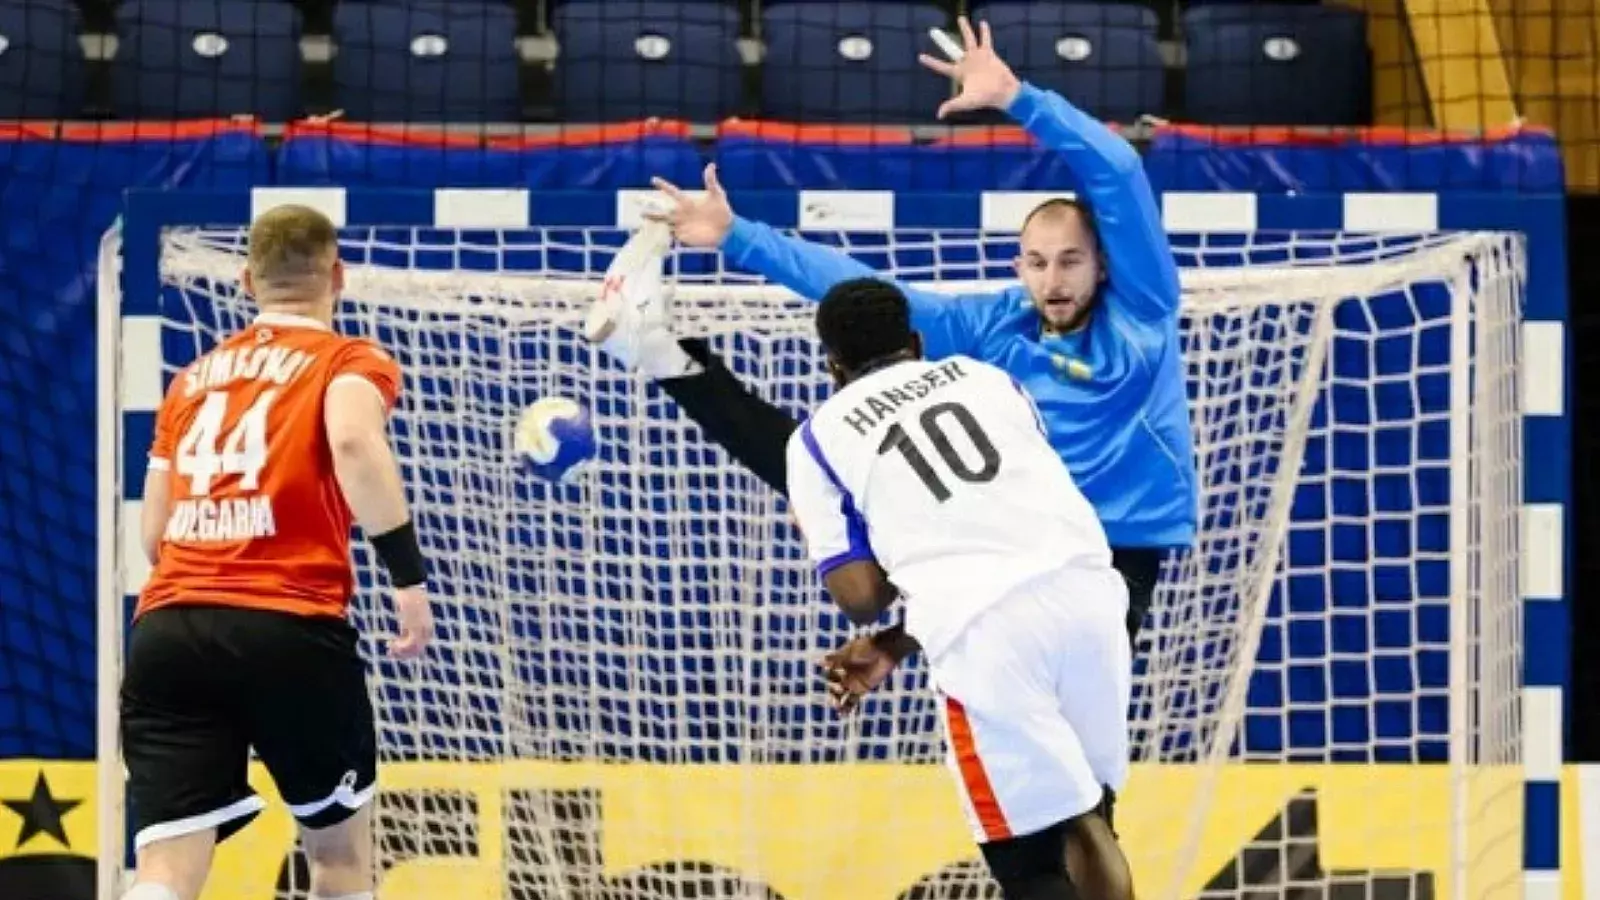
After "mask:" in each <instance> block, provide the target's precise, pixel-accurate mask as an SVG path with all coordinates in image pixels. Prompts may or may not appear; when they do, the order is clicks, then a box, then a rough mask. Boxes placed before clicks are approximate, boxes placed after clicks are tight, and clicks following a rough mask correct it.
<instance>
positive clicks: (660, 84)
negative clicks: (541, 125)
mask: <svg viewBox="0 0 1600 900" xmlns="http://www.w3.org/2000/svg"><path fill="white" fill-rule="evenodd" d="M551 24H552V27H553V30H554V31H555V35H556V40H557V41H559V42H560V44H561V55H560V58H559V59H558V60H557V62H556V72H555V92H556V102H557V106H558V108H559V109H560V112H561V114H562V115H563V116H564V117H565V118H567V119H569V120H572V121H585V122H607V121H617V120H623V119H641V118H645V117H648V116H660V117H662V118H673V119H686V120H689V121H695V122H716V121H718V120H720V119H723V118H725V117H727V116H730V115H734V114H736V113H738V112H739V111H740V108H741V107H742V106H743V103H744V62H743V59H742V58H741V57H740V56H739V45H738V40H739V12H738V10H737V9H735V8H734V7H733V6H732V5H730V4H727V3H721V2H715V0H711V2H706V0H699V2H696V0H681V2H673V0H589V2H574V0H568V2H565V3H562V4H561V5H559V6H557V7H556V8H555V9H554V10H553V11H552V14H551Z"/></svg>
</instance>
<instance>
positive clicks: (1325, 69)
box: [1182, 3, 1372, 125]
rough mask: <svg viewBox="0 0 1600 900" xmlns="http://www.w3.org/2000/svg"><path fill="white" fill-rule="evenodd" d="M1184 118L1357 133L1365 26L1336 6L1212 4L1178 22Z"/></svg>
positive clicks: (1363, 100) (1366, 87)
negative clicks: (1184, 73) (1183, 48)
mask: <svg viewBox="0 0 1600 900" xmlns="http://www.w3.org/2000/svg"><path fill="white" fill-rule="evenodd" d="M1182 22H1183V29H1184V33H1185V44H1186V45H1187V49H1188V78H1187V84H1186V88H1185V92H1184V94H1185V96H1184V100H1185V117H1186V118H1188V119H1191V120H1193V121H1197V122H1203V123H1206V124H1214V125H1360V124H1364V121H1363V120H1364V119H1365V118H1366V111H1367V110H1368V109H1369V108H1370V102H1369V101H1370V92H1371V80H1370V79H1371V74H1370V73H1371V71H1372V63H1371V59H1370V54H1369V52H1368V50H1367V38H1366V22H1365V18H1364V17H1363V15H1362V14H1361V13H1360V12H1359V11H1356V10H1352V9H1349V8H1346V7H1342V6H1292V5H1291V6H1275V5H1261V4H1250V5H1245V4H1240V3H1236V4H1232V5H1227V4H1217V5H1207V6H1201V7H1198V8H1195V9H1191V10H1189V11H1188V12H1186V13H1185V14H1184V16H1183V20H1182Z"/></svg>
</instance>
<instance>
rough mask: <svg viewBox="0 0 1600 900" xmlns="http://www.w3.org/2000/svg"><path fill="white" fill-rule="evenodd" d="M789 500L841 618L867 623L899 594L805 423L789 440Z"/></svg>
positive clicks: (809, 551)
mask: <svg viewBox="0 0 1600 900" xmlns="http://www.w3.org/2000/svg"><path fill="white" fill-rule="evenodd" d="M788 456H789V465H788V470H789V504H790V507H791V508H792V510H793V512H794V518H795V522H796V524H797V525H798V526H799V528H800V533H801V534H802V535H803V536H804V537H805V545H806V553H807V554H808V555H809V556H810V557H811V561H812V562H813V563H814V564H815V565H816V567H817V576H818V577H819V578H821V579H822V582H823V584H824V586H826V587H827V589H828V594H829V596H831V597H833V602H834V603H835V604H837V605H838V607H839V609H840V610H842V611H843V612H844V614H845V616H846V617H848V618H849V619H850V621H851V622H854V623H855V624H857V625H870V624H871V623H873V622H876V621H877V620H878V617H879V616H881V615H883V613H884V611H885V610H887V609H888V608H889V607H890V606H891V605H893V603H894V601H895V598H896V597H897V596H898V595H899V594H898V591H896V590H895V587H894V585H893V584H891V583H890V582H889V578H888V576H887V575H885V574H884V571H883V567H882V566H880V565H879V564H878V560H877V557H875V556H874V555H873V553H872V547H871V546H870V545H869V544H868V543H867V525H866V522H865V520H863V519H862V518H861V515H860V513H858V512H857V511H856V507H855V504H854V503H853V502H852V501H851V500H850V498H849V497H848V496H847V495H846V493H845V489H844V486H843V485H841V484H840V483H839V482H838V481H837V479H836V478H835V476H834V475H833V474H832V470H831V469H829V468H828V464H827V461H826V460H825V459H824V458H823V456H822V451H821V450H820V449H819V448H818V446H817V442H816V439H815V438H814V437H813V436H812V434H811V429H810V427H809V426H806V425H802V426H801V427H800V430H798V431H796V432H795V433H794V435H793V436H792V437H790V438H789V448H788Z"/></svg>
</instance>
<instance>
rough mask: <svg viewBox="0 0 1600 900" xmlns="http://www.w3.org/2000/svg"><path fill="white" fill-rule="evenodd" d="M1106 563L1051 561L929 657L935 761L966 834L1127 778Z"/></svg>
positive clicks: (1124, 711) (1115, 625)
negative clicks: (940, 756) (1048, 569)
mask: <svg viewBox="0 0 1600 900" xmlns="http://www.w3.org/2000/svg"><path fill="white" fill-rule="evenodd" d="M1127 609H1128V588H1127V584H1126V583H1125V582H1124V581H1123V580H1122V576H1121V575H1118V574H1117V573H1116V572H1115V571H1112V570H1106V571H1104V572H1097V571H1088V572H1083V571H1072V570H1063V571H1061V572H1057V573H1052V574H1051V575H1049V576H1047V577H1045V578H1044V579H1041V580H1039V581H1036V582H1033V583H1031V584H1028V585H1025V586H1023V587H1022V588H1020V589H1018V590H1017V591H1016V592H1015V593H1013V594H1012V595H1011V596H1010V597H1007V598H1006V599H1004V600H1001V601H1000V602H998V603H996V604H995V605H994V606H992V607H990V608H989V609H987V610H985V611H984V612H983V613H981V614H980V615H979V616H978V617H977V618H976V619H974V620H973V621H972V622H971V623H970V624H968V625H967V627H966V628H965V629H964V630H963V631H962V632H961V633H960V634H959V635H957V637H956V639H955V640H954V641H952V642H951V644H950V646H949V648H948V649H947V650H946V651H945V652H944V653H942V654H940V655H939V658H938V659H935V660H930V661H929V670H930V677H931V681H932V683H933V686H934V689H935V690H937V691H938V692H939V694H940V701H941V703H940V716H941V718H942V719H943V721H944V728H945V741H946V764H947V765H948V766H949V767H950V771H951V773H952V774H953V775H954V776H955V779H956V783H957V785H958V786H959V787H960V793H961V797H962V803H963V806H964V807H965V809H966V813H967V819H968V822H969V823H970V824H971V826H972V830H973V834H974V836H975V837H976V838H977V840H978V843H980V844H982V843H987V842H990V841H998V840H1004V839H1006V838H1009V837H1020V836H1023V835H1027V834H1032V833H1034V832H1037V831H1042V830H1043V829H1045V828H1048V827H1050V826H1051V825H1054V824H1056V823H1057V822H1061V821H1063V820H1065V819H1070V818H1074V817H1076V816H1079V815H1082V814H1083V813H1086V812H1088V811H1089V810H1091V809H1093V808H1094V807H1095V806H1096V805H1097V804H1098V803H1099V802H1100V798H1101V796H1102V793H1103V790H1102V786H1104V787H1109V788H1111V789H1112V790H1121V789H1122V786H1123V784H1124V782H1126V780H1127V777H1128V703H1129V694H1130V692H1131V691H1132V680H1133V671H1132V670H1133V655H1132V652H1131V650H1130V649H1129V646H1128V633H1127V630H1126V625H1125V623H1124V621H1123V620H1124V617H1125V616H1126V614H1127Z"/></svg>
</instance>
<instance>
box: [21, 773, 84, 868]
mask: <svg viewBox="0 0 1600 900" xmlns="http://www.w3.org/2000/svg"><path fill="white" fill-rule="evenodd" d="M3 802H4V803H5V805H6V807H7V808H8V809H10V810H11V811H12V812H14V813H16V814H17V815H19V816H21V817H22V831H21V832H20V833H19V834H18V835H17V847H18V848H19V849H20V848H21V847H22V845H23V844H26V843H27V842H28V841H29V840H30V839H32V838H33V836H34V835H37V834H48V835H50V836H51V837H53V838H55V839H56V840H57V841H59V842H60V843H61V846H63V847H71V846H72V845H71V844H69V843H67V830H66V829H65V828H63V827H62V826H61V817H62V816H64V815H66V814H67V813H69V812H72V811H73V810H74V809H76V808H77V807H78V805H79V804H81V803H82V802H83V801H82V800H57V799H56V798H55V797H52V796H51V795H50V785H49V784H47V783H46V782H45V780H44V772H42V771H41V772H40V773H39V779H38V780H37V781H35V782H34V783H33V796H32V797H29V798H28V799H26V800H6V801H3Z"/></svg>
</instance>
